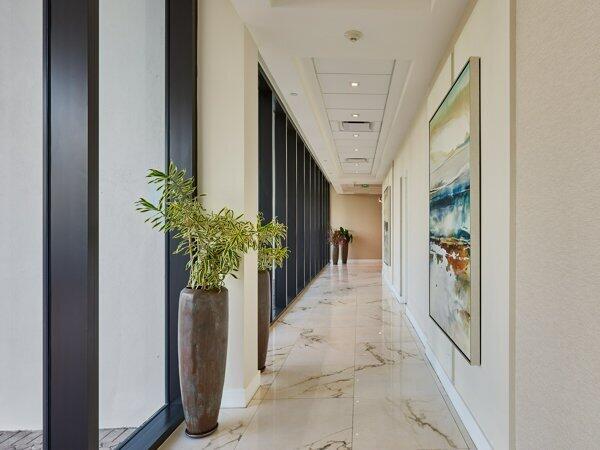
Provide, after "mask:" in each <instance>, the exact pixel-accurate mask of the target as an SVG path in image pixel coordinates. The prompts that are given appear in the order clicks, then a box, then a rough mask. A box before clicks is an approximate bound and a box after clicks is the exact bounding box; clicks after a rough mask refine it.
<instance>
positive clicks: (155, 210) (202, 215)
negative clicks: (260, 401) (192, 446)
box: [136, 163, 255, 437]
mask: <svg viewBox="0 0 600 450" xmlns="http://www.w3.org/2000/svg"><path fill="white" fill-rule="evenodd" d="M147 177H148V183H149V184H151V185H155V186H156V188H157V190H158V192H159V193H160V199H159V200H158V203H156V204H153V203H151V202H150V201H148V200H146V199H144V198H140V199H139V200H138V201H137V202H136V205H137V210H138V211H139V212H140V213H143V214H147V215H148V218H147V219H146V222H149V223H150V224H151V225H152V226H153V227H154V228H157V229H158V230H160V231H162V232H165V233H167V232H171V233H172V236H173V237H174V238H175V240H177V241H178V242H179V244H178V246H177V248H176V250H175V252H174V253H181V254H185V255H187V258H188V262H187V265H186V267H187V269H188V271H189V281H188V285H187V287H185V288H184V289H183V290H182V291H181V294H180V296H179V329H178V336H179V343H178V344H179V378H180V386H181V400H182V404H183V412H184V415H185V422H186V434H187V435H188V436H190V437H203V436H207V435H209V434H211V433H212V432H214V431H215V430H216V429H217V426H218V422H217V420H218V416H219V409H220V407H221V397H222V395H223V383H224V381H225V362H226V359H227V335H228V327H229V320H228V316H229V310H228V301H229V298H228V291H227V289H226V288H225V287H224V281H225V278H226V277H227V276H228V275H232V276H234V277H235V275H234V272H236V271H237V270H238V269H239V266H240V261H241V258H242V256H243V254H244V253H246V252H248V251H249V250H250V249H251V248H254V247H255V240H254V225H253V224H252V222H249V221H246V220H243V219H242V216H241V215H236V214H235V213H234V212H233V211H232V210H230V209H227V208H223V209H222V210H220V211H219V212H216V213H215V212H208V211H206V210H205V209H204V208H203V206H202V204H201V203H200V201H199V196H197V195H196V193H195V192H196V190H195V186H194V180H193V179H192V178H186V176H185V171H184V170H178V169H177V167H176V166H175V165H174V164H173V163H171V164H170V165H169V169H168V171H167V172H166V173H165V172H161V171H159V170H155V169H152V170H150V171H149V173H148V176H147Z"/></svg>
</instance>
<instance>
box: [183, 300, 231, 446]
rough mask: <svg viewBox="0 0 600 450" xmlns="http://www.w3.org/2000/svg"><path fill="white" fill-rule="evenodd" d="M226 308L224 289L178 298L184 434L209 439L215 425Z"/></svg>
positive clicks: (222, 372)
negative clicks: (207, 437)
mask: <svg viewBox="0 0 600 450" xmlns="http://www.w3.org/2000/svg"><path fill="white" fill-rule="evenodd" d="M228 329H229V305H228V292H227V289H225V288H222V289H221V290H220V291H217V290H202V289H189V288H185V289H183V290H182V291H181V294H180V295H179V330H178V331H179V379H180V386H181V401H182V404H183V413H184V415H185V425H186V430H185V432H186V434H187V435H188V436H190V437H193V438H200V437H204V436H208V435H209V434H211V433H213V432H214V431H215V430H216V429H217V426H218V418H219V409H220V408H221V397H222V396H223V383H224V381H225V363H226V360H227V333H228Z"/></svg>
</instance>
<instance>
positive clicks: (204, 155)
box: [198, 0, 260, 406]
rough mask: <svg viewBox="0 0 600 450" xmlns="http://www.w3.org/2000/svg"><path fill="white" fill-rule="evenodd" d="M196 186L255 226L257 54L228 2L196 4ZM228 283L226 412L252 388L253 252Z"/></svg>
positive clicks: (209, 200)
mask: <svg viewBox="0 0 600 450" xmlns="http://www.w3.org/2000/svg"><path fill="white" fill-rule="evenodd" d="M198 184H199V190H200V192H203V193H205V194H206V198H205V201H204V203H205V205H206V206H207V207H208V208H212V209H220V208H222V207H223V206H227V207H229V208H232V209H234V210H235V211H237V212H240V213H245V215H246V217H247V218H248V219H249V220H255V218H256V214H257V211H258V52H257V48H256V45H255V44H254V42H253V40H252V38H251V36H250V34H249V32H248V30H247V29H246V27H245V26H244V24H243V23H242V21H241V19H240V18H239V16H238V15H237V13H236V12H235V10H234V8H233V7H232V5H231V3H230V2H229V1H228V0H227V1H224V0H200V1H199V2H198ZM237 276H238V278H237V279H234V278H232V277H230V278H229V279H228V280H227V282H226V286H227V289H229V346H228V355H227V370H226V374H225V392H224V394H223V405H224V406H245V404H246V403H247V402H248V401H249V400H250V399H251V397H252V395H253V394H254V392H255V391H256V389H257V388H258V384H259V379H260V378H259V372H258V370H257V264H256V253H255V252H252V253H250V254H248V255H247V256H245V257H244V260H243V264H242V267H241V268H240V271H239V272H238V274H237Z"/></svg>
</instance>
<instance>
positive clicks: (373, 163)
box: [231, 0, 474, 193]
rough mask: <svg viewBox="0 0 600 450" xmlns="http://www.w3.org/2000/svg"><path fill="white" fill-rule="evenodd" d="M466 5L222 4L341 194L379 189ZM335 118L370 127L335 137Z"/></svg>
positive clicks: (427, 0) (359, 0)
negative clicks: (353, 38) (355, 35)
mask: <svg viewBox="0 0 600 450" xmlns="http://www.w3.org/2000/svg"><path fill="white" fill-rule="evenodd" d="M472 1H474V0H231V2H232V4H233V5H234V7H235V8H236V10H237V12H238V14H239V15H240V17H241V18H242V20H243V21H244V22H245V23H246V25H247V26H248V29H249V30H250V32H251V34H252V36H253V38H254V40H255V42H256V44H257V46H258V48H259V52H260V55H261V59H262V62H263V65H264V66H265V69H266V72H267V74H268V76H269V77H270V78H271V81H272V82H273V83H274V84H275V85H276V88H277V90H278V91H279V92H278V93H279V95H280V96H281V97H282V100H283V102H284V103H285V104H286V107H287V108H288V110H290V111H291V113H292V115H293V117H294V119H295V121H296V123H297V125H298V127H299V128H300V132H301V134H302V135H303V137H304V139H305V140H306V142H307V144H308V145H309V147H310V148H311V150H312V152H313V154H314V156H315V158H316V159H317V161H318V162H319V165H320V166H321V168H322V169H323V171H324V172H325V174H326V176H327V177H328V179H329V180H330V181H331V182H332V184H333V185H334V186H335V188H336V190H337V191H338V192H340V193H343V192H352V189H349V188H348V187H351V186H360V185H363V184H370V185H377V184H381V182H382V181H383V178H384V177H385V175H386V173H387V171H388V170H389V168H390V166H391V163H392V161H393V158H394V156H395V155H396V152H397V149H398V148H399V146H400V144H401V142H402V140H403V139H404V135H405V133H406V131H407V130H408V127H409V125H410V123H411V121H412V118H413V117H414V115H415V113H416V112H417V109H418V107H419V106H420V104H421V102H422V100H423V97H424V95H425V94H426V91H427V88H428V87H429V84H430V82H431V79H432V77H433V75H434V72H435V70H436V68H437V65H438V63H439V61H440V59H441V58H442V56H443V54H444V52H445V50H446V49H447V47H448V45H449V41H450V39H451V37H452V34H453V32H454V30H455V29H456V27H457V25H458V23H459V22H460V18H461V17H462V15H463V14H464V12H465V9H466V7H467V6H468V5H469V4H470V3H471V2H472ZM351 29H356V30H360V31H361V32H362V33H363V37H362V39H360V40H359V41H358V42H355V43H352V42H350V41H349V40H348V39H346V38H345V37H344V33H345V32H346V31H347V30H351ZM351 82H358V83H359V84H358V86H356V87H352V86H351V84H350V83H351ZM292 92H294V93H297V94H298V95H296V96H292V95H290V94H291V93H292ZM353 114H358V117H355V116H353ZM341 121H367V122H372V127H373V128H372V131H369V132H357V133H353V132H346V131H340V122H341ZM355 134H358V137H355ZM347 158H366V161H365V162H363V161H356V162H354V161H347Z"/></svg>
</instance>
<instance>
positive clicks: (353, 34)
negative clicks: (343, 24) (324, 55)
mask: <svg viewBox="0 0 600 450" xmlns="http://www.w3.org/2000/svg"><path fill="white" fill-rule="evenodd" d="M344 36H346V39H348V40H349V41H350V42H356V41H358V40H359V39H360V38H362V37H363V34H362V33H361V32H360V31H358V30H348V31H346V32H345V33H344Z"/></svg>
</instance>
